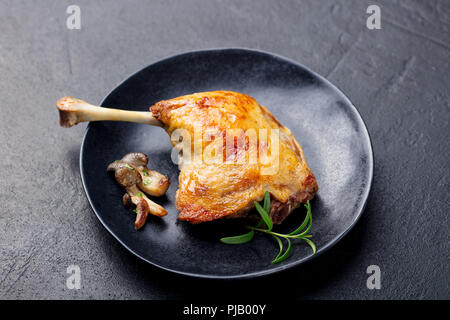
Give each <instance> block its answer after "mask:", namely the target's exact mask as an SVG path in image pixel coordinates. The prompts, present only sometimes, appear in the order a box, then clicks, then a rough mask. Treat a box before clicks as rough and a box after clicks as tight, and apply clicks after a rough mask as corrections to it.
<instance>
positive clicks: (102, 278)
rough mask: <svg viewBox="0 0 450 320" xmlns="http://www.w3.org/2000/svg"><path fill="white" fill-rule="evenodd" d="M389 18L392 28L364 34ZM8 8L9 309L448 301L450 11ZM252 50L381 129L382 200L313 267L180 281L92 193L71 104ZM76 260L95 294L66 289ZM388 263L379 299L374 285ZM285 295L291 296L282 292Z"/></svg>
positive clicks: (3, 23)
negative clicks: (219, 53)
mask: <svg viewBox="0 0 450 320" xmlns="http://www.w3.org/2000/svg"><path fill="white" fill-rule="evenodd" d="M374 3H378V4H379V5H380V6H381V8H382V30H378V31H370V30H368V29H367V28H366V27H365V19H366V17H367V14H366V13H365V12H366V8H367V6H368V5H369V4H374ZM69 4H73V3H72V2H68V1H56V0H55V1H42V2H40V4H35V3H31V2H29V1H12V0H10V1H2V2H1V3H0V30H1V32H0V74H1V81H0V96H1V99H2V103H1V127H0V145H1V155H2V158H3V160H2V165H1V166H0V190H1V193H0V199H1V206H0V208H1V214H0V298H6V299H13V298H21V299H24V298H34V299H36V298H59V299H68V298H76V299H78V298H115V299H121V298H136V299H166V298H194V297H211V296H212V295H213V296H214V297H216V298H217V299H222V300H223V299H224V298H226V297H229V296H233V297H234V298H239V297H248V296H251V297H267V296H268V295H269V296H273V295H276V296H279V295H280V294H281V295H283V297H284V296H286V297H292V298H308V299H317V298H335V299H345V298H353V299H361V298H366V299H379V298H386V299H394V298H397V299H407V298H450V293H449V288H448V284H449V283H450V273H449V268H448V262H449V258H450V256H449V255H450V253H449V252H450V250H449V240H450V239H449V230H450V225H449V221H450V220H449V217H448V211H449V190H450V186H449V180H450V179H449V159H450V151H449V150H450V145H449V144H450V143H449V120H450V103H449V101H450V99H449V98H450V91H449V86H450V78H449V76H448V74H449V71H450V68H449V61H450V60H449V56H450V42H449V39H450V3H449V2H448V1H446V0H434V1H422V0H409V1H408V0H404V1H401V0H398V1H392V0H384V1H360V0H349V1H345V0H338V1H324V0H323V1H315V0H307V1H293V0H292V1H288V0H286V1H269V0H264V1H263V0H255V1H218V0H213V1H206V0H204V1H200V0H199V1H194V0H184V1H127V2H121V3H118V2H117V3H116V2H114V3H113V2H111V1H95V2H92V1H77V3H76V4H78V5H79V6H80V7H81V10H82V29H81V30H68V29H67V28H66V26H65V20H66V17H67V14H66V13H65V12H66V8H67V6H68V5H69ZM213 47H250V48H256V49H262V50H266V51H271V52H274V53H277V54H280V55H283V56H286V57H288V58H291V59H293V60H296V61H298V62H300V63H302V64H304V65H306V66H308V67H310V68H311V69H313V70H315V71H317V72H318V73H320V74H322V75H324V76H326V77H327V78H328V79H329V80H331V81H332V82H333V83H334V84H336V85H337V86H338V87H340V88H341V89H342V90H343V91H344V92H345V93H346V94H347V95H348V96H349V98H350V99H351V100H352V101H353V103H354V104H355V105H356V106H357V108H358V109H359V111H360V113H361V115H362V117H363V118H364V119H365V121H366V124H367V126H368V129H369V132H370V133H371V137H372V142H373V147H374V153H375V176H374V185H373V188H372V193H371V196H370V200H369V203H368V207H367V209H366V212H365V214H364V215H363V217H362V219H361V220H360V222H359V223H358V224H357V226H356V227H355V229H354V230H352V232H350V234H348V235H347V236H346V237H345V238H344V239H343V241H342V242H341V243H339V244H338V245H337V246H336V247H334V248H333V249H332V250H331V251H329V252H328V253H327V254H325V255H323V256H321V257H319V258H318V259H316V260H315V261H313V262H311V263H309V264H307V265H305V266H302V267H299V268H295V269H293V270H291V271H288V272H286V273H282V274H277V275H274V276H270V277H268V278H261V279H255V280H251V281H231V282H226V281H207V280H196V279H190V278H184V277H180V276H175V275H172V274H169V273H166V272H164V271H161V270H158V269H156V268H153V267H151V266H148V265H147V264H146V263H144V262H142V261H140V260H138V259H137V258H135V257H134V256H132V255H131V254H129V253H128V252H127V251H126V250H125V249H124V248H122V246H121V245H120V244H119V243H117V242H116V241H115V240H114V239H113V238H112V236H110V235H109V234H108V233H107V232H106V231H105V230H104V228H103V227H102V226H101V224H100V222H99V221H98V220H97V219H96V217H95V215H94V214H93V213H92V211H91V209H90V207H89V205H88V202H87V199H86V196H85V194H84V192H83V190H82V186H81V180H80V175H79V166H78V161H79V149H80V142H81V139H82V137H83V133H84V129H85V125H80V126H78V127H75V128H73V129H71V130H65V129H62V128H59V126H58V123H57V113H56V110H55V107H54V105H55V101H56V100H57V99H58V98H59V97H61V96H64V95H72V96H76V97H83V98H85V100H88V101H92V102H94V103H95V102H100V101H101V100H102V98H103V96H104V95H105V94H106V93H108V92H109V91H110V90H111V89H112V88H114V87H115V86H116V85H117V84H118V83H119V82H120V81H121V80H122V79H123V78H125V77H126V76H128V75H129V74H130V73H133V72H135V71H136V70H138V69H140V68H142V67H144V66H146V65H148V64H150V63H151V62H153V61H156V60H158V59H160V58H162V57H165V56H169V55H173V54H177V53H180V52H184V51H189V50H195V49H204V48H213ZM70 264H78V265H79V266H80V267H81V272H82V288H81V289H80V290H68V289H67V288H66V285H65V281H66V277H67V274H66V268H67V266H68V265H70ZM371 264H376V265H379V266H380V268H381V271H382V288H381V290H373V291H372V290H368V289H367V288H366V279H367V276H368V275H367V274H366V268H367V266H369V265H371ZM280 292H282V293H280Z"/></svg>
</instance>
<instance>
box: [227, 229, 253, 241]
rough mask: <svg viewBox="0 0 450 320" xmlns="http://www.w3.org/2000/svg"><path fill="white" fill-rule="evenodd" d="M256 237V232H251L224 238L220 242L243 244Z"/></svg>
mask: <svg viewBox="0 0 450 320" xmlns="http://www.w3.org/2000/svg"><path fill="white" fill-rule="evenodd" d="M254 235H255V231H253V230H251V231H250V232H248V233H245V234H242V235H240V236H235V237H227V238H222V239H220V241H221V242H223V243H226V244H243V243H246V242H249V241H250V240H252V239H253V236H254Z"/></svg>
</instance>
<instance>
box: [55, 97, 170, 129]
mask: <svg viewBox="0 0 450 320" xmlns="http://www.w3.org/2000/svg"><path fill="white" fill-rule="evenodd" d="M56 107H57V108H58V110H59V124H60V125H61V126H62V127H65V128H70V127H72V126H74V125H76V124H78V123H80V122H86V121H126V122H137V123H144V124H149V125H152V126H159V127H162V126H163V124H162V123H161V122H160V121H159V120H157V119H156V118H154V117H153V115H152V113H151V112H138V111H127V110H119V109H110V108H103V107H99V106H94V105H91V104H89V103H87V102H86V101H83V100H79V99H74V98H71V97H64V98H61V99H59V100H58V102H57V103H56Z"/></svg>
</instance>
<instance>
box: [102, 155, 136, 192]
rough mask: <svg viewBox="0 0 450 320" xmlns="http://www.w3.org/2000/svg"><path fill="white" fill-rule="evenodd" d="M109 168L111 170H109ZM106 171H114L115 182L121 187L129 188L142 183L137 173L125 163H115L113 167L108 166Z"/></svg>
mask: <svg viewBox="0 0 450 320" xmlns="http://www.w3.org/2000/svg"><path fill="white" fill-rule="evenodd" d="M110 167H111V169H110ZM108 170H109V171H111V170H114V172H115V173H114V176H115V178H116V181H117V182H118V183H119V184H120V185H121V186H123V187H125V188H127V187H131V186H133V185H136V184H139V183H141V182H142V177H141V175H140V173H139V171H138V170H137V169H136V168H135V167H133V166H130V165H129V164H127V163H125V162H120V161H119V162H116V163H115V164H114V165H112V164H111V165H109V166H108Z"/></svg>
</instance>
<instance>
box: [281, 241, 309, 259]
mask: <svg viewBox="0 0 450 320" xmlns="http://www.w3.org/2000/svg"><path fill="white" fill-rule="evenodd" d="M286 240H287V243H288V247H287V249H286V251H285V252H284V254H283V255H281V256H280V257H277V258H275V260H273V261H272V263H273V264H275V263H280V262H283V261H284V260H286V259H287V258H289V255H290V254H291V249H292V246H291V240H289V239H288V238H286ZM308 241H309V240H308Z"/></svg>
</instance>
